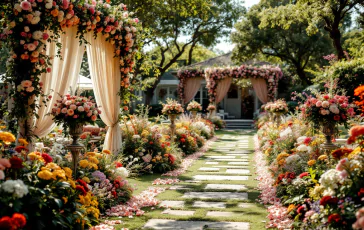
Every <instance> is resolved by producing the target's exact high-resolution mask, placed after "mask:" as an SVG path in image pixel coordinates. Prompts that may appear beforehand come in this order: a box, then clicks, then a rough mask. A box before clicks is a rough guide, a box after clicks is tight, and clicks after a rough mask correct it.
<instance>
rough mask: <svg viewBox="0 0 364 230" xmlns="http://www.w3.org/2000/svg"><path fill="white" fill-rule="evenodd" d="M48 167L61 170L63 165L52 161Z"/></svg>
mask: <svg viewBox="0 0 364 230" xmlns="http://www.w3.org/2000/svg"><path fill="white" fill-rule="evenodd" d="M46 168H49V169H51V170H61V167H59V165H57V164H55V163H53V162H51V163H48V164H47V166H46Z"/></svg>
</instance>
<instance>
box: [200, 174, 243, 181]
mask: <svg viewBox="0 0 364 230" xmlns="http://www.w3.org/2000/svg"><path fill="white" fill-rule="evenodd" d="M193 179H194V180H248V176H221V175H195V176H193Z"/></svg>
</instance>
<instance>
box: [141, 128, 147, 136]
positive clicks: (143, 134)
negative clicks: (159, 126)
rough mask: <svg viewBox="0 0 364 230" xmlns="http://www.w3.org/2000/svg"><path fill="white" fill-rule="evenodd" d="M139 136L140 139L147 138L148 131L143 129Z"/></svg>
mask: <svg viewBox="0 0 364 230" xmlns="http://www.w3.org/2000/svg"><path fill="white" fill-rule="evenodd" d="M141 135H142V137H147V136H148V135H149V132H148V130H145V129H144V130H143V132H142V134H141Z"/></svg>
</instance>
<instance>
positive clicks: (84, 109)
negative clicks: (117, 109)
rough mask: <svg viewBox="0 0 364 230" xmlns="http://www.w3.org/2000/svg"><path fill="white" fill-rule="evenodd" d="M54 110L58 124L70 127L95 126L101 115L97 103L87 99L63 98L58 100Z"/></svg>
mask: <svg viewBox="0 0 364 230" xmlns="http://www.w3.org/2000/svg"><path fill="white" fill-rule="evenodd" d="M54 106H55V107H54V108H53V109H52V115H53V116H54V118H53V120H54V121H55V122H56V123H57V124H63V125H66V126H68V127H72V126H76V125H81V124H82V125H85V124H94V123H95V121H96V119H97V116H98V115H99V114H101V110H99V109H98V108H97V106H96V103H95V102H94V101H93V100H91V98H87V97H78V96H70V95H66V96H63V97H62V99H61V100H57V103H56V104H54Z"/></svg>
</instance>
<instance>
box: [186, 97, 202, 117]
mask: <svg viewBox="0 0 364 230" xmlns="http://www.w3.org/2000/svg"><path fill="white" fill-rule="evenodd" d="M187 110H188V111H190V112H191V114H192V118H194V119H195V118H196V115H197V112H199V111H201V110H202V106H201V105H200V103H198V102H197V101H191V102H190V103H189V104H188V105H187Z"/></svg>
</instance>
